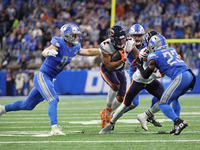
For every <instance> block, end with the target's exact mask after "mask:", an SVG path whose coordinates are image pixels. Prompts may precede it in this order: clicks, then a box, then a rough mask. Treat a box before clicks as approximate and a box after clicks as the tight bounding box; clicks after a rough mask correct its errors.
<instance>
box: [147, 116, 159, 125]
mask: <svg viewBox="0 0 200 150" xmlns="http://www.w3.org/2000/svg"><path fill="white" fill-rule="evenodd" d="M147 122H150V123H152V124H153V125H154V126H155V127H162V124H161V123H160V122H159V121H158V120H157V119H155V117H154V116H152V117H148V118H147Z"/></svg>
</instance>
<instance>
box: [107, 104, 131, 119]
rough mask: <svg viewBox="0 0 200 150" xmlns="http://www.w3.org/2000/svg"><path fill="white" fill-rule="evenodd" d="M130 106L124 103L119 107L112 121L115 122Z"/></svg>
mask: <svg viewBox="0 0 200 150" xmlns="http://www.w3.org/2000/svg"><path fill="white" fill-rule="evenodd" d="M127 108H128V107H127V106H126V105H124V104H123V103H122V104H121V105H120V106H119V107H118V108H117V110H116V111H115V113H114V115H113V117H112V119H111V121H110V122H112V123H115V122H116V121H117V120H118V119H119V118H120V117H121V116H122V115H123V113H124V111H125V110H126V109H127Z"/></svg>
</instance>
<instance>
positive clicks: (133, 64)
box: [130, 59, 136, 67]
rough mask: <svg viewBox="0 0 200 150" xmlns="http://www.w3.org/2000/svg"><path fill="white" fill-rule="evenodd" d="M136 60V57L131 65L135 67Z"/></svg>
mask: <svg viewBox="0 0 200 150" xmlns="http://www.w3.org/2000/svg"><path fill="white" fill-rule="evenodd" d="M135 61H136V59H134V60H133V61H132V65H131V66H130V67H135V66H136V65H135Z"/></svg>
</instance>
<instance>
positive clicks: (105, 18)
mask: <svg viewBox="0 0 200 150" xmlns="http://www.w3.org/2000/svg"><path fill="white" fill-rule="evenodd" d="M110 12H111V0H81V1H80V0H0V52H1V69H6V68H12V66H14V67H13V68H19V69H22V70H26V69H31V68H32V69H35V68H38V67H39V66H40V65H41V63H42V61H43V59H44V58H43V57H42V55H41V51H42V50H43V49H44V48H45V47H47V46H49V45H50V40H51V38H52V36H59V28H60V27H61V26H62V25H63V24H66V23H70V22H72V23H75V24H77V25H78V26H79V27H80V29H81V31H82V33H83V34H82V39H83V40H82V47H83V48H89V47H99V44H100V43H101V42H102V41H103V40H105V39H106V38H108V37H107V35H108V34H107V33H108V29H109V28H110ZM134 23H139V24H141V25H142V26H143V27H144V28H145V31H149V30H151V29H155V30H157V31H159V32H160V33H161V34H163V35H164V36H165V37H166V38H167V39H183V38H185V39H192V38H194V39H198V38H199V37H200V2H199V1H198V0H116V19H115V24H116V25H121V26H123V28H124V29H125V30H126V31H128V29H129V28H130V27H131V26H132V25H133V24H134ZM172 46H174V47H176V48H177V51H178V53H180V55H181V56H182V58H183V59H184V60H185V61H186V63H187V65H188V67H191V68H199V67H200V44H198V43H181V44H172ZM83 62H84V63H83ZM100 62H101V58H100V57H96V58H95V57H81V56H78V57H75V58H74V59H73V61H72V63H71V64H70V66H68V67H67V68H66V69H85V68H88V69H96V68H98V67H99V64H100ZM8 66H9V67H8Z"/></svg>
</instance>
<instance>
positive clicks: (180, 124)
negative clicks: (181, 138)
mask: <svg viewBox="0 0 200 150" xmlns="http://www.w3.org/2000/svg"><path fill="white" fill-rule="evenodd" d="M187 126H188V123H187V122H186V121H184V120H182V119H180V118H177V119H176V120H175V121H174V127H173V128H174V131H173V132H174V133H172V135H179V134H180V133H181V131H182V130H183V129H184V128H186V127H187ZM173 128H172V129H173Z"/></svg>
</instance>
